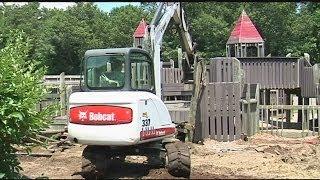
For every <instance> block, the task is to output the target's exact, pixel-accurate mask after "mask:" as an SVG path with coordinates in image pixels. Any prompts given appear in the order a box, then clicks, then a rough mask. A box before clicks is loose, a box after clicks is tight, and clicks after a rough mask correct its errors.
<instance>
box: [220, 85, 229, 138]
mask: <svg viewBox="0 0 320 180" xmlns="http://www.w3.org/2000/svg"><path fill="white" fill-rule="evenodd" d="M227 84H228V83H223V85H222V86H221V87H220V89H221V92H222V94H223V96H222V102H221V106H222V133H223V141H224V142H226V141H228V116H229V113H228V110H227V107H228V98H229V94H228V92H227V88H228V86H227Z"/></svg>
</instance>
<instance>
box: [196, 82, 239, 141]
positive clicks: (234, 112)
mask: <svg viewBox="0 0 320 180" xmlns="http://www.w3.org/2000/svg"><path fill="white" fill-rule="evenodd" d="M240 85H241V84H240V83H239V82H215V83H209V84H208V85H207V86H206V87H205V89H204V92H203V94H202V99H201V104H200V110H201V121H202V122H201V132H202V133H201V136H202V137H203V138H211V139H215V140H218V141H233V140H235V139H239V138H240V134H241V113H240V94H241V93H240Z"/></svg>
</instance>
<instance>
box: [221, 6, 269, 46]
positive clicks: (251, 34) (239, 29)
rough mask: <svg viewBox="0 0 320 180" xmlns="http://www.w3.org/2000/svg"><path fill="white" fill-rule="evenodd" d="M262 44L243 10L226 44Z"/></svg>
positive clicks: (260, 38) (259, 36) (255, 29)
mask: <svg viewBox="0 0 320 180" xmlns="http://www.w3.org/2000/svg"><path fill="white" fill-rule="evenodd" d="M256 42H264V41H263V39H262V37H261V35H260V34H259V32H258V30H257V28H256V27H255V26H254V24H253V23H252V21H251V20H250V18H249V16H248V15H247V13H246V12H245V11H244V10H243V11H242V13H241V16H240V17H239V19H238V21H237V24H236V26H235V27H234V29H233V31H232V32H231V35H230V37H229V39H228V41H227V44H235V43H256Z"/></svg>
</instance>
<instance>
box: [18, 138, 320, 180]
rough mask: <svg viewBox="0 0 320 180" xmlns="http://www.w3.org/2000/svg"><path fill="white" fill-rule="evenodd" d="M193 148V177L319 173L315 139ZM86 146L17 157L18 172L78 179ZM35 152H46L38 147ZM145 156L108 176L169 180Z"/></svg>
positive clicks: (214, 143)
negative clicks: (150, 164) (19, 163)
mask: <svg viewBox="0 0 320 180" xmlns="http://www.w3.org/2000/svg"><path fill="white" fill-rule="evenodd" d="M188 145H189V146H190V147H191V167H192V171H191V177H190V178H192V179H206V178H208V179H226V178H231V179H234V178H240V179H257V178H268V179H269V178H290V179H291V178H292V179H293V178H299V179H300V178H307V179H318V178H319V177H320V161H319V158H320V145H319V138H318V137H315V136H312V137H306V138H300V139H291V138H283V137H278V136H273V135H270V134H257V135H255V136H253V137H251V138H249V140H248V141H242V140H238V141H233V142H217V141H214V140H205V141H204V145H200V144H192V143H188ZM84 147H85V146H80V145H75V146H72V147H71V148H69V149H65V150H64V151H61V150H60V151H56V152H54V153H52V156H51V157H31V156H21V157H20V162H21V167H22V168H23V169H24V170H23V171H22V172H21V173H22V174H23V175H25V176H27V177H30V178H40V177H42V178H49V179H82V176H81V153H82V150H83V148H84ZM34 152H48V151H46V149H44V148H36V149H35V150H34ZM145 160H146V158H145V157H140V156H128V157H127V158H126V162H125V163H123V164H119V165H117V166H113V167H112V169H110V172H109V173H108V174H109V175H108V177H107V178H142V179H172V178H174V177H172V176H171V175H170V174H168V173H167V171H166V169H164V168H160V169H159V168H158V169H156V168H152V167H150V166H148V165H147V164H146V163H145Z"/></svg>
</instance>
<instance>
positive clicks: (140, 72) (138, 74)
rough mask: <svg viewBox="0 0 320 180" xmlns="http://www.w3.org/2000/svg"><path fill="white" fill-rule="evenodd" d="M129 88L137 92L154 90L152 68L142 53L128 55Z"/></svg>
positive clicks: (150, 62) (149, 60)
mask: <svg viewBox="0 0 320 180" xmlns="http://www.w3.org/2000/svg"><path fill="white" fill-rule="evenodd" d="M129 58H130V62H131V88H132V89H138V90H149V91H152V90H153V89H154V82H153V67H152V61H151V59H150V58H149V57H148V56H147V55H145V54H142V53H138V52H132V53H130V57H129Z"/></svg>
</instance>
